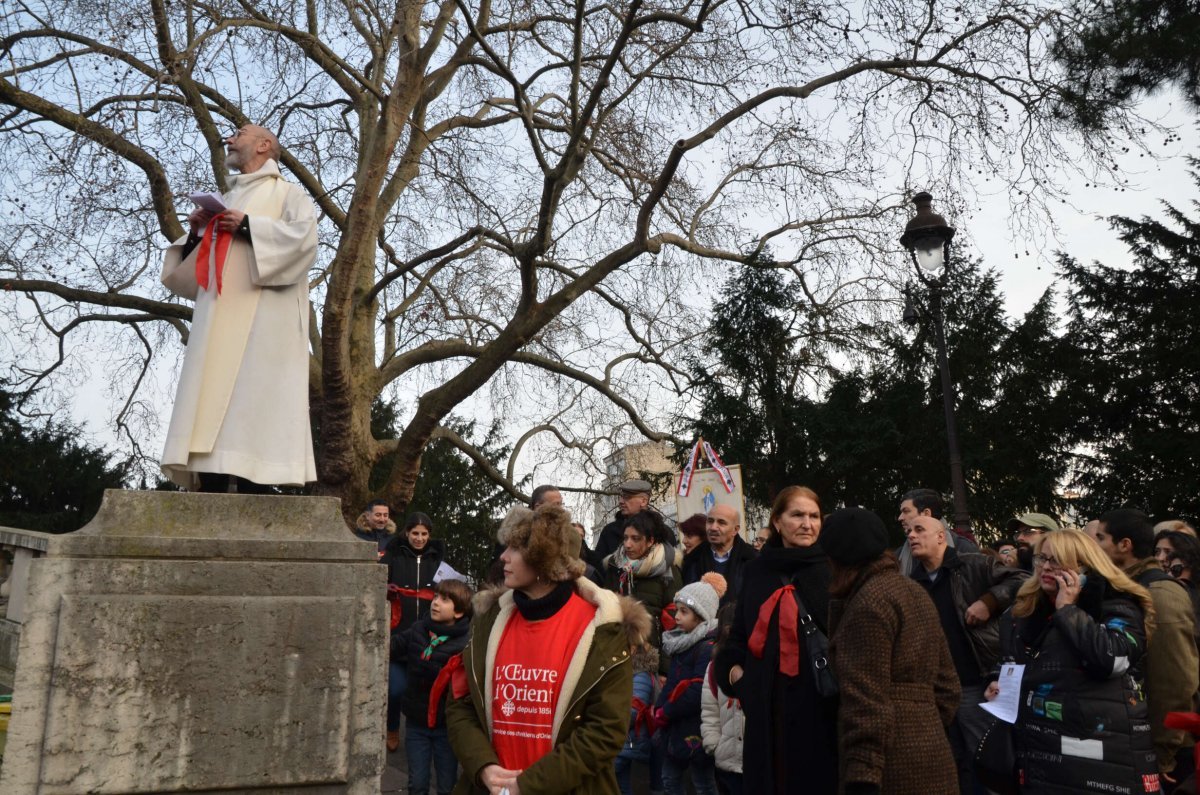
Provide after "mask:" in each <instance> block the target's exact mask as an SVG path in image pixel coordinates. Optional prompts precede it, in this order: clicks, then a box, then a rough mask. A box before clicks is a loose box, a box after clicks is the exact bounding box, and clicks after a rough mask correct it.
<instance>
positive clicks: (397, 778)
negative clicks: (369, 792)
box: [380, 735, 408, 792]
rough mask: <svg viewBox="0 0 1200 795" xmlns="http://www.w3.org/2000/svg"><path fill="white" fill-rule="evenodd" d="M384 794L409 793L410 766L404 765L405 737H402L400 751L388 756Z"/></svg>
mask: <svg viewBox="0 0 1200 795" xmlns="http://www.w3.org/2000/svg"><path fill="white" fill-rule="evenodd" d="M380 790H381V791H382V792H408V766H407V765H406V764H405V763H404V735H400V750H398V751H395V752H394V753H390V754H388V755H387V767H385V768H384V769H383V785H382V786H381V787H380Z"/></svg>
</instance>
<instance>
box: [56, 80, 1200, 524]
mask: <svg viewBox="0 0 1200 795" xmlns="http://www.w3.org/2000/svg"><path fill="white" fill-rule="evenodd" d="M1143 111H1144V112H1145V113H1146V115H1149V116H1150V117H1152V118H1157V119H1159V120H1161V121H1162V122H1163V123H1164V124H1166V125H1167V126H1170V127H1173V128H1175V129H1176V130H1177V132H1178V134H1179V139H1178V140H1176V141H1173V142H1172V143H1171V145H1170V146H1168V147H1165V148H1164V147H1159V149H1158V151H1159V152H1160V153H1161V155H1162V157H1161V159H1158V160H1154V159H1151V158H1147V157H1139V156H1138V154H1137V153H1136V152H1134V153H1131V154H1129V155H1127V156H1125V157H1123V158H1119V159H1118V162H1119V163H1120V165H1121V169H1122V171H1123V173H1125V175H1126V176H1127V177H1128V178H1129V180H1130V182H1129V184H1128V186H1127V187H1126V188H1125V189H1124V190H1120V189H1111V188H1096V187H1092V186H1089V185H1088V184H1087V183H1086V180H1084V179H1067V178H1064V179H1065V181H1066V185H1067V188H1068V194H1067V195H1068V197H1069V202H1068V203H1067V204H1064V205H1061V206H1060V209H1059V211H1058V212H1057V213H1056V215H1055V217H1054V219H1053V223H1051V222H1050V221H1049V220H1048V222H1047V223H1046V224H1045V225H1044V226H1043V227H1042V229H1040V230H1036V234H1038V235H1040V237H1039V239H1035V240H1029V239H1024V238H1021V237H1018V236H1016V235H1014V233H1013V232H1012V231H1011V230H1010V226H1009V224H1008V222H1007V217H1006V216H1007V213H1008V201H1007V198H1006V196H1004V195H1003V193H1002V191H1001V192H998V193H997V194H995V195H990V196H987V195H984V196H981V197H980V202H979V205H978V210H977V211H976V212H974V213H973V214H972V215H971V216H970V217H955V216H953V215H949V216H948V218H947V220H948V222H949V223H950V224H951V225H952V226H955V227H956V228H957V229H958V235H957V237H956V239H955V240H956V244H957V245H958V246H959V251H960V253H961V254H969V255H974V256H981V257H982V258H983V260H984V263H985V264H986V265H987V266H989V267H992V268H995V269H996V270H997V271H998V272H999V274H1000V288H1001V290H1002V291H1003V293H1004V295H1005V297H1006V303H1007V307H1008V310H1009V313H1010V314H1011V315H1014V316H1020V315H1021V314H1023V313H1024V311H1025V310H1026V308H1028V307H1029V306H1030V305H1031V304H1032V303H1033V302H1034V301H1036V300H1037V299H1038V298H1039V297H1040V296H1041V295H1042V293H1043V292H1044V291H1045V290H1046V288H1047V287H1049V286H1051V285H1052V284H1053V283H1054V282H1055V279H1056V273H1055V270H1054V256H1055V252H1056V251H1059V250H1061V251H1065V252H1067V253H1069V254H1070V255H1072V256H1074V257H1076V258H1077V259H1080V260H1084V261H1091V260H1100V261H1103V262H1105V263H1106V264H1109V265H1120V264H1122V263H1128V262H1129V255H1128V252H1127V251H1126V249H1125V247H1124V246H1123V244H1122V243H1121V242H1120V241H1119V240H1118V239H1117V236H1116V234H1115V233H1114V232H1113V231H1112V230H1111V229H1110V228H1109V225H1108V223H1107V221H1106V220H1105V218H1106V217H1107V216H1110V215H1114V214H1123V215H1129V216H1132V217H1141V216H1146V215H1149V216H1157V215H1160V214H1161V203H1162V202H1164V201H1165V202H1169V203H1172V204H1174V205H1175V206H1177V207H1181V208H1184V209H1185V210H1190V207H1191V203H1192V202H1193V201H1195V200H1196V199H1197V198H1198V197H1200V188H1197V186H1196V185H1195V183H1194V182H1193V181H1192V178H1191V175H1190V173H1189V171H1188V164H1187V163H1186V157H1187V156H1188V155H1189V154H1195V153H1198V152H1200V147H1198V146H1197V144H1200V133H1198V131H1197V126H1196V121H1195V118H1196V117H1195V114H1194V113H1192V112H1191V111H1189V110H1188V109H1187V108H1186V107H1185V106H1184V104H1183V103H1182V102H1181V101H1180V100H1179V98H1178V97H1177V96H1175V95H1174V94H1173V93H1171V92H1164V93H1163V94H1161V95H1160V96H1157V97H1154V98H1151V99H1150V100H1147V101H1146V102H1145V103H1143ZM936 202H937V199H936V197H935V210H937V209H939V208H938V206H937V203H936ZM942 211H943V212H945V210H944V209H943V210H942ZM1052 227H1057V229H1056V230H1054V229H1052ZM900 231H901V230H899V229H897V236H898V235H899V232H900ZM897 320H898V318H897ZM168 364H169V365H171V366H173V365H174V364H175V363H174V362H170V363H168ZM159 377H160V378H161V379H162V380H163V381H164V382H165V383H170V382H171V381H172V380H173V377H172V375H171V374H170V373H161V374H160V376H159ZM110 399H111V398H109V397H108V396H106V395H105V394H104V390H103V387H102V385H100V384H92V385H89V386H88V387H85V388H81V389H80V390H79V391H78V393H77V395H76V396H75V399H74V401H73V403H72V410H71V413H72V417H71V418H70V419H71V420H72V421H73V422H76V423H80V424H82V425H83V426H84V429H85V437H86V438H89V439H90V441H91V442H92V443H93V444H98V445H102V446H105V447H115V446H116V440H115V437H114V434H113V430H112V428H111V427H110V426H109V425H108V424H107V420H108V417H109V416H110V414H111V412H110V411H109V410H108V409H107V406H106V404H107V401H109V400H110ZM99 407H105V408H104V409H103V410H99ZM168 410H169V405H168V406H163V422H162V427H161V431H163V432H165V427H166V419H167V412H168ZM160 444H161V441H160V440H154V441H149V440H147V442H146V449H147V450H148V451H149V450H155V449H157V447H158V446H159V445H160ZM519 474H523V473H519ZM580 475H581V476H582V473H580ZM579 501H580V503H581V504H580V506H578V507H584V506H583V500H582V499H580V500H579ZM572 507H576V506H572ZM588 508H589V509H590V498H589V505H588ZM589 512H590V511H589Z"/></svg>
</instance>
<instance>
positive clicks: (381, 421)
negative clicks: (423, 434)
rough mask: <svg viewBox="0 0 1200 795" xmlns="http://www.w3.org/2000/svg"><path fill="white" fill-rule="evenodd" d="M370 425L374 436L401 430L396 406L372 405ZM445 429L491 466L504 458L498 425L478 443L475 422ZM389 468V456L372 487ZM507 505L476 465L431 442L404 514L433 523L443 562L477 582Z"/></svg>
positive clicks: (440, 441) (400, 520)
mask: <svg viewBox="0 0 1200 795" xmlns="http://www.w3.org/2000/svg"><path fill="white" fill-rule="evenodd" d="M371 424H372V428H371V430H372V432H373V433H375V434H376V435H377V436H378V435H379V434H381V433H384V434H386V433H395V432H396V429H397V428H398V427H400V423H399V415H398V411H397V407H396V404H395V403H394V402H390V401H389V402H384V401H381V400H377V401H375V404H374V405H373V406H372V410H371ZM447 427H449V428H450V429H451V430H453V431H454V432H455V433H457V434H458V435H459V436H461V437H462V438H464V439H468V440H470V441H471V442H472V443H473V445H474V446H475V448H476V449H478V450H480V451H481V452H482V453H483V455H484V456H486V457H487V459H488V460H489V461H491V462H492V463H493V464H494V465H496V466H500V464H501V462H502V461H504V460H505V457H506V456H507V455H508V452H509V450H508V448H507V447H505V446H503V445H502V444H500V442H499V438H500V429H499V427H498V424H497V425H493V426H492V427H491V428H489V429H488V430H487V432H486V433H483V434H482V437H483V438H482V439H477V438H476V437H477V436H478V435H479V434H478V433H477V430H476V425H475V423H474V422H469V421H465V420H460V419H457V418H453V417H451V418H450V420H449V421H448V423H447ZM390 466H391V460H390V457H385V458H384V459H382V460H381V461H380V462H379V463H377V464H376V465H375V470H374V471H373V472H372V474H371V485H372V488H382V486H383V484H385V483H386V482H387V473H388V472H389V471H390V470H389V467H390ZM524 482H525V481H522V483H524ZM518 485H520V484H518ZM512 503H513V498H512V496H511V495H510V494H508V493H507V492H506V491H504V490H503V489H501V488H500V487H499V486H497V485H496V484H495V482H494V481H492V480H491V479H490V478H488V476H487V475H486V474H485V473H484V472H483V470H482V469H481V468H480V467H479V465H478V464H476V463H475V462H474V461H472V460H471V459H469V458H468V457H467V456H466V455H464V454H463V453H462V451H460V450H459V449H458V448H457V447H455V446H454V444H453V443H452V442H451V441H450V440H448V439H446V438H443V437H436V438H434V439H433V440H432V441H430V443H429V445H428V446H427V447H426V448H425V452H424V454H423V455H422V456H421V470H420V474H418V475H417V484H416V487H415V488H414V490H413V497H412V501H411V502H410V503H409V506H408V510H409V512H416V511H420V512H421V513H425V514H428V515H429V518H430V519H431V520H433V524H434V538H440V539H443V540H444V541H445V542H446V561H447V562H448V563H450V565H452V566H454V567H455V568H456V569H458V570H459V571H461V572H462V573H463V574H466V575H469V576H471V577H473V578H475V580H476V582H480V581H482V580H483V577H484V575H486V573H487V569H488V566H489V565H490V564H491V562H492V549H493V545H494V543H495V540H496V531H497V530H498V529H499V527H500V519H501V518H502V517H503V515H504V512H505V510H507V509H508V507H509V506H510V505H512ZM393 519H395V521H396V524H397V526H399V527H403V526H404V520H405V517H404V516H395V517H393Z"/></svg>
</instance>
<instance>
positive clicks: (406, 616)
mask: <svg viewBox="0 0 1200 795" xmlns="http://www.w3.org/2000/svg"><path fill="white" fill-rule="evenodd" d="M445 554H446V542H445V541H443V540H442V539H440V538H431V539H429V541H428V542H426V544H425V548H424V549H422V550H421V551H420V552H417V551H416V550H415V549H413V548H412V547H411V546H410V545H409V543H408V538H407V536H405V535H404V533H398V534H396V535H395V536H393V538H392V540H391V541H389V542H388V545H387V549H385V550H384V552H383V557H382V558H381V559H380V561H379V562H380V563H384V564H387V567H388V585H398V586H400V587H401V588H407V589H409V590H413V591H416V590H420V589H422V588H432V587H433V575H434V574H436V573H437V570H438V566H440V565H442V562H443V561H444V560H445ZM427 615H429V600H425V599H419V598H417V597H415V596H402V597H400V624H399V625H398V626H397V627H396V628H395V629H394V630H393V631H394V632H403V631H404V630H406V629H408V628H409V627H411V626H412V624H413V622H414V621H416V620H417V619H418V618H424V617H425V616H427Z"/></svg>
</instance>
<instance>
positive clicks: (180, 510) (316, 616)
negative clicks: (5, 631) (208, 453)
mask: <svg viewBox="0 0 1200 795" xmlns="http://www.w3.org/2000/svg"><path fill="white" fill-rule="evenodd" d="M385 583H386V572H385V570H384V567H383V566H380V565H379V563H378V555H377V552H376V547H375V545H374V544H371V543H368V542H363V541H359V540H357V539H355V538H354V536H353V535H352V534H351V533H350V532H349V531H348V530H347V529H346V525H345V523H344V522H343V520H342V517H341V514H340V512H339V509H338V501H337V500H336V499H333V498H323V497H259V496H241V495H225V494H181V493H170V492H133V491H109V492H107V493H106V495H105V499H104V504H103V505H102V506H101V508H100V512H99V513H98V514H97V515H96V518H95V519H94V520H93V521H92V522H91V524H89V525H87V526H86V527H84V528H83V529H81V530H79V531H77V532H75V533H71V534H69V535H64V536H56V537H54V538H52V539H51V541H50V543H49V546H48V548H47V552H46V556H45V557H44V558H41V559H39V560H36V561H34V563H33V565H32V568H31V571H30V579H29V587H28V601H27V602H26V605H25V615H24V624H23V626H22V629H21V640H20V656H19V659H18V664H17V673H16V683H15V687H14V689H13V690H14V696H13V717H12V723H11V725H10V728H9V734H8V747H7V749H6V750H5V754H4V765H3V769H2V771H0V792H3V793H5V795H24V793H45V794H46V795H52V794H53V795H57V794H58V793H85V792H86V793H160V792H162V793H165V792H186V793H209V792H213V791H217V790H220V791H222V792H247V793H288V792H299V791H301V790H303V791H304V792H305V793H306V794H308V795H325V794H326V793H377V792H378V791H379V781H380V775H381V774H382V771H383V764H384V750H383V710H384V703H385V701H386V698H387V672H386V670H387V668H386V666H387V650H386V646H387V638H388V632H387V624H386V609H385V608H386V604H385V600H384V593H385Z"/></svg>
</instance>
